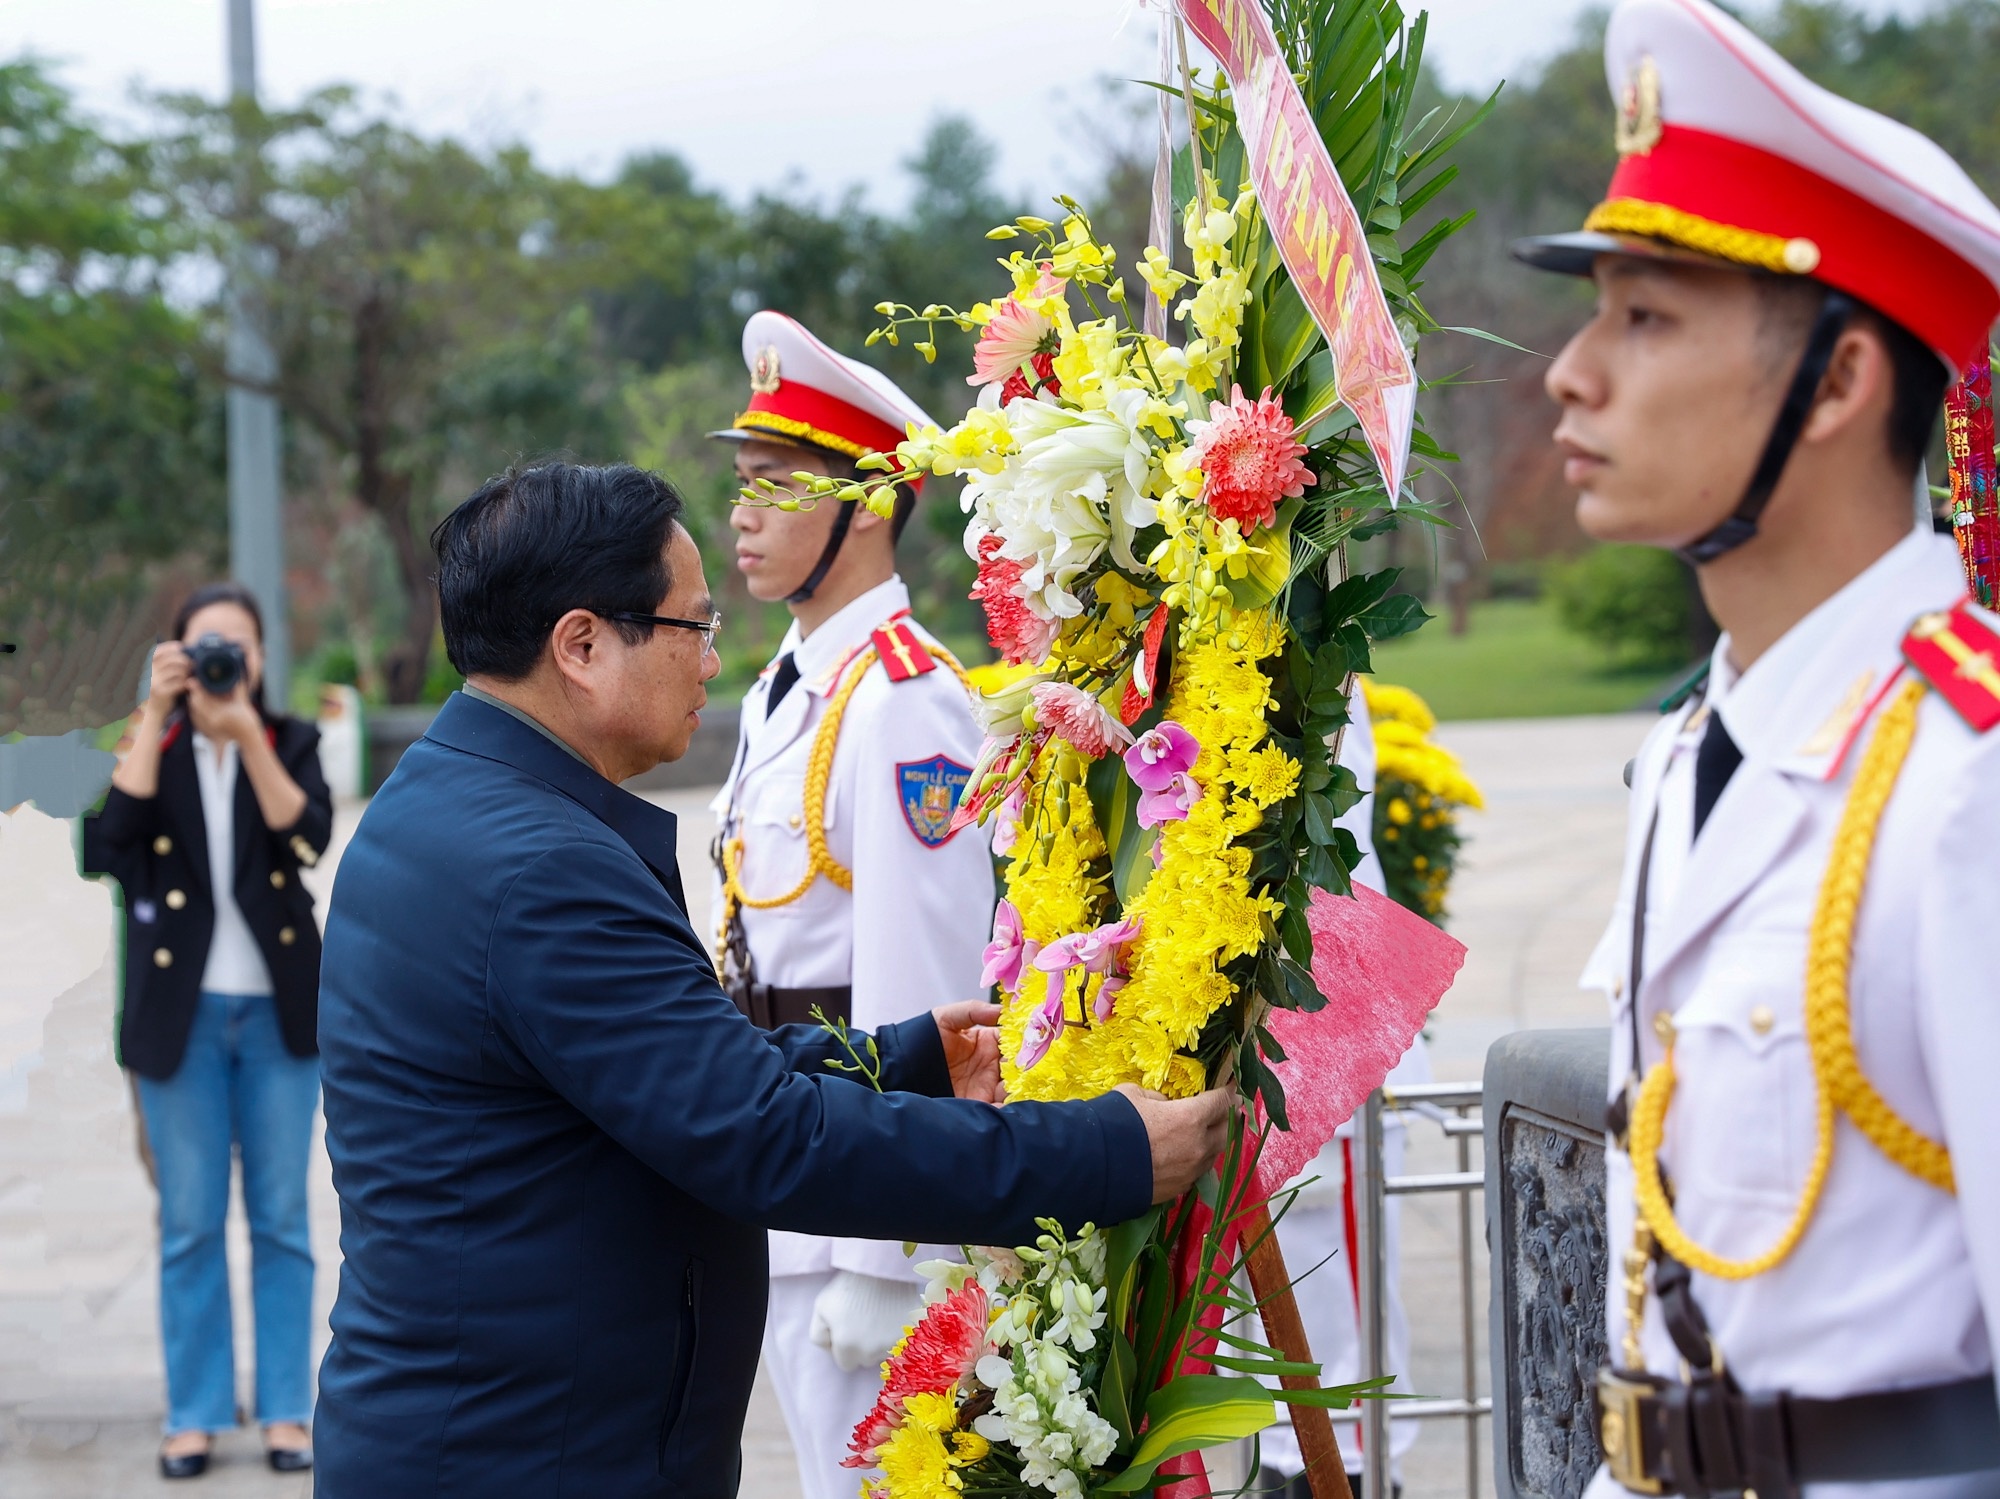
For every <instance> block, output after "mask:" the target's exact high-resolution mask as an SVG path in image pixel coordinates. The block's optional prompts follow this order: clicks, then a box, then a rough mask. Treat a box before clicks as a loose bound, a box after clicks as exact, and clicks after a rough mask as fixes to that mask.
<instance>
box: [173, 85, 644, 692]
mask: <svg viewBox="0 0 2000 1499" xmlns="http://www.w3.org/2000/svg"><path fill="white" fill-rule="evenodd" d="M169 107H170V111H171V112H170V115H169V117H168V122H169V125H170V130H169V131H168V133H167V134H166V135H164V136H163V138H162V140H161V142H160V152H161V159H162V162H163V164H164V167H165V173H164V180H165V181H166V182H167V183H168V185H169V186H170V187H171V188H172V190H173V192H174V194H175V202H176V204H177V207H178V208H179V211H180V212H181V213H182V214H183V215H184V216H185V217H186V220H187V222H188V223H189V225H190V226H191V228H192V230H193V232H195V233H197V234H199V235H200V236H201V237H202V240H203V242H204V243H205V244H206V245H208V246H209V247H210V248H211V250H212V251H213V252H214V253H215V254H217V255H218V256H228V255H231V254H235V253H239V247H241V246H251V247H256V249H257V250H258V251H260V252H261V253H262V254H264V255H265V256H268V260H269V265H270V274H269V275H268V277H267V278H266V279H265V280H264V283H263V285H262V287H261V294H262V296H263V299H264V302H265V304H266V306H267V308H268V315H269V320H270V326H271V331H272V342H273V345H274V347H275V348H276V350H277V353H278V360H279V365H280V372H279V375H278V379H277V385H276V392H275V393H276V395H277V397H278V400H279V402H280V404H281V405H282V406H283V408H284V410H285V412H286V414H287V416H288V418H289V419H290V421H291V423H292V428H293V430H294V431H295V432H297V431H298V430H299V429H301V428H303V429H305V433H306V434H307V435H308V436H309V437H310V439H311V442H309V443H306V444H302V446H303V447H304V448H305V449H306V450H307V451H308V452H309V453H311V452H317V453H319V454H320V455H322V456H323V458H324V461H326V462H328V463H331V464H334V465H337V466H338V468H339V470H340V473H341V476H342V478H343V479H344V481H345V483H346V485H347V487H348V488H349V489H350V491H351V493H352V494H353V495H354V497H355V499H356V500H357V501H358V502H359V503H360V505H361V506H362V507H364V508H365V510H366V511H367V512H368V513H369V514H370V515H372V516H373V517H374V518H375V519H376V521H377V522H378V523H379V524H380V526H381V528H382V532H383V535H384V536H385V538H386V540H387V542H388V545H389V548H390V550H391V551H392V553H393V555H394V558H395V563H396V571H397V575H398V578H399V580H400V582H401V586H402V592H403V600H404V610H403V619H402V622H401V627H400V629H399V631H398V632H397V637H396V639H395V640H394V642H393V643H392V644H391V645H390V646H389V647H388V648H387V649H386V650H384V651H383V652H382V653H381V656H380V662H381V670H382V675H383V679H384V685H385V687H386V690H387V695H388V697H389V699H390V701H392V702H413V701H415V700H416V699H417V698H418V696H419V695H420V694H421V693H422V691H423V688H424V683H425V680H426V677H427V674H428V667H429V659H430V654H431V650H432V642H433V639H434V637H435V634H436V630H437V607H436V596H435V593H434V590H433V588H432V584H431V576H430V575H431V567H432V562H431V554H430V548H429V545H428V534H429V530H430V527H431V525H432V524H433V522H434V521H435V520H436V518H437V517H438V515H439V514H441V513H442V510H443V508H444V506H445V503H446V501H447V499H448V498H450V497H451V495H452V493H453V488H452V486H454V485H455V486H456V488H457V489H459V490H462V489H463V488H464V487H465V486H466V485H467V484H468V483H470V482H474V481H476V479H477V478H478V477H480V476H483V475H484V474H485V473H487V472H490V471H491V470H492V469H493V468H495V467H497V466H499V464H500V463H501V462H503V461H504V459H505V457H506V456H507V455H508V454H510V453H532V452H536V451H541V450H551V449H559V450H567V451H570V452H574V453H576V454H577V455H578V456H581V457H585V458H595V459H606V458H611V457H614V456H616V450H617V427H616V423H615V420H614V419H613V417H612V415H611V412H612V401H613V399H614V394H615V392H614V385H615V382H614V381H613V380H611V379H610V378H609V377H608V375H603V374H600V373H599V372H596V371H594V370H593V371H592V372H591V373H589V374H586V373H585V366H586V365H588V364H590V363H591V360H592V358H593V356H592V354H591V353H590V352H589V345H590V343H591V334H590V323H589V316H588V312H587V310H586V308H585V304H584V296H583V291H584V287H585V286H586V285H587V284H588V283H590V282H591V281H592V280H593V279H594V278H595V277H596V276H597V275H598V274H599V273H600V272H601V271H602V264H601V257H600V255H599V254H598V252H597V251H596V249H595V248H594V247H593V246H592V245H591V244H589V243H585V242H580V241H579V240H577V239H574V238H565V237H564V231H565V229H567V228H568V227H570V226H571V225H573V224H575V223H577V222H578V221H579V220H581V221H584V222H588V214H587V213H584V212H582V210H583V209H585V208H588V207H591V206H594V205H592V204H591V203H590V201H589V198H588V194H587V193H585V192H583V191H582V190H581V187H580V185H578V184H574V183H563V182H558V181H552V180H551V179H550V178H548V177H547V176H546V175H545V174H543V173H541V172H540V171H539V170H538V169H537V168H536V167H535V165H534V163H533V161H532V160H531V158H530V157H529V154H528V152H527V151H526V150H525V149H524V148H521V147H509V148H503V149H500V150H497V151H494V152H491V153H481V152H476V151H473V150H471V149H469V148H467V147H465V146H462V145H460V144H458V143H456V142H454V141H450V140H441V141H431V140H425V139H423V138H421V137H419V136H418V135H416V134H414V133H413V132H411V131H409V130H407V129H404V128H403V127H401V126H399V125H397V124H395V123H393V122H392V121H389V120H384V119H380V118H372V117H370V116H368V115H367V114H366V113H365V112H364V111H363V109H362V108H361V106H360V104H359V102H358V100H357V99H356V97H355V95H354V94H353V93H352V92H351V91H349V90H345V89H331V90H327V91H325V92H322V93H320V94H317V95H315V96H313V97H312V98H311V99H309V100H307V101H306V103H305V104H304V105H302V106H301V107H300V108H298V109H296V110H291V111H286V112H283V113H272V114H265V113H260V112H258V111H256V110H255V109H252V108H247V107H245V106H241V105H235V106H227V107H223V106H216V105H213V104H210V103H208V102H206V101H203V100H200V99H193V98H181V99H177V100H172V101H169ZM239 132H241V133H244V134H247V135H248V137H249V138H250V139H252V140H254V141H255V142H256V144H257V146H258V148H259V149H258V151H257V155H256V158H255V165H254V167H252V168H251V169H249V170H248V171H246V169H245V167H244V165H243V157H242V156H241V155H240V154H239V152H238V149H237V146H238V140H239ZM611 243H612V244H613V246H614V248H615V249H623V248H625V247H626V245H627V244H628V243H629V240H628V239H627V238H625V237H617V238H614V239H612V241H611Z"/></svg>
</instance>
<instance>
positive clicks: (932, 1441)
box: [869, 1394, 992, 1499]
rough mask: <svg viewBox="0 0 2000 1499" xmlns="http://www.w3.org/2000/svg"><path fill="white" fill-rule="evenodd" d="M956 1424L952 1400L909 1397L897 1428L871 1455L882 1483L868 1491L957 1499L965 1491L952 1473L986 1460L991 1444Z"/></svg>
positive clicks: (903, 1497) (911, 1498) (903, 1498)
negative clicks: (983, 1459)
mask: <svg viewBox="0 0 2000 1499" xmlns="http://www.w3.org/2000/svg"><path fill="white" fill-rule="evenodd" d="M957 1426H958V1401H957V1400H956V1399H954V1398H953V1397H952V1396H950V1395H926V1394H917V1395H911V1396H909V1397H908V1398H907V1399H906V1400H905V1401H904V1402H903V1424H902V1425H901V1426H899V1427H897V1428H896V1430H895V1432H894V1433H893V1434H892V1435H891V1436H889V1438H888V1439H887V1440H886V1441H884V1442H883V1443H882V1445H881V1447H880V1448H879V1449H878V1450H877V1452H876V1458H875V1461H876V1465H877V1466H878V1467H879V1468H881V1470H882V1481H881V1483H880V1484H879V1485H878V1484H871V1485H869V1490H870V1491H871V1492H874V1493H878V1494H894V1495H896V1496H897V1499H958V1496H959V1495H960V1494H962V1493H963V1492H964V1490H965V1480H964V1479H963V1478H961V1477H960V1476H959V1473H958V1470H959V1469H960V1468H964V1467H967V1466H969V1465H970V1464H972V1463H976V1462H978V1461H979V1460H980V1459H981V1458H982V1457H984V1456H986V1454H987V1453H988V1452H989V1451H991V1450H992V1444H991V1443H989V1442H988V1441H987V1440H986V1438H984V1437H982V1436H980V1435H978V1434H977V1433H975V1432H970V1431H959V1430H957V1429H956V1428H957Z"/></svg>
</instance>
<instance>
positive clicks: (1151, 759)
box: [1125, 718, 1201, 791]
mask: <svg viewBox="0 0 2000 1499" xmlns="http://www.w3.org/2000/svg"><path fill="white" fill-rule="evenodd" d="M1200 758H1201V741H1200V740H1198V739H1196V738H1195V737H1194V735H1192V734H1190V733H1189V732H1188V731H1187V730H1186V729H1184V728H1182V727H1181V726H1180V725H1179V724H1177V723H1175V722H1174V721H1173V720H1172V719H1171V718H1168V719H1163V720H1161V722H1160V723H1159V724H1157V725H1156V726H1154V727H1153V728H1150V729H1148V730H1147V731H1146V732H1145V733H1143V734H1141V735H1140V736H1139V737H1138V738H1137V739H1136V740H1134V741H1133V742H1132V747H1131V748H1130V749H1128V750H1127V751H1125V773H1126V774H1127V775H1129V776H1130V777H1131V778H1132V783H1133V784H1134V785H1135V786H1137V787H1138V788H1139V789H1140V790H1141V791H1164V790H1166V789H1167V787H1168V786H1169V785H1170V784H1171V783H1172V782H1173V778H1174V777H1175V776H1177V775H1182V774H1185V773H1186V772H1187V771H1190V770H1193V769H1194V762H1195V761H1196V760H1199V759H1200Z"/></svg>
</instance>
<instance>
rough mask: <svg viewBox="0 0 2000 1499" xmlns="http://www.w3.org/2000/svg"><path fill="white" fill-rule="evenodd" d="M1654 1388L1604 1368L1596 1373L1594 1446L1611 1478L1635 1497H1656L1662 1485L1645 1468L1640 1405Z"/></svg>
mask: <svg viewBox="0 0 2000 1499" xmlns="http://www.w3.org/2000/svg"><path fill="white" fill-rule="evenodd" d="M1654 1393H1655V1392H1654V1387H1653V1386H1652V1385H1651V1384H1648V1383H1644V1382H1642V1381H1639V1380H1636V1379H1627V1378H1626V1377H1625V1376H1624V1375H1622V1374H1620V1373H1619V1372H1618V1371H1617V1370H1615V1369H1613V1368H1611V1367H1610V1366H1609V1365H1608V1364H1607V1365H1606V1366H1604V1367H1603V1368H1601V1369H1599V1370H1598V1371H1597V1444H1598V1446H1599V1447H1600V1448H1601V1449H1602V1450H1603V1453H1604V1466H1605V1468H1606V1470H1607V1471H1609V1473H1610V1474H1611V1476H1612V1477H1613V1478H1614V1479H1616V1480H1617V1481H1618V1482H1619V1483H1620V1484H1622V1485H1623V1486H1624V1487H1626V1488H1628V1489H1630V1490H1631V1491H1632V1492H1633V1493H1635V1494H1660V1493H1664V1492H1666V1488H1665V1485H1664V1484H1662V1483H1661V1482H1660V1480H1659V1479H1658V1478H1657V1477H1655V1476H1654V1475H1653V1474H1652V1473H1651V1472H1650V1471H1648V1469H1647V1466H1646V1450H1645V1449H1646V1440H1645V1432H1646V1427H1645V1423H1644V1421H1643V1420H1642V1419H1641V1415H1640V1407H1641V1405H1642V1403H1643V1402H1644V1401H1646V1400H1648V1399H1650V1398H1652V1396H1653V1395H1654Z"/></svg>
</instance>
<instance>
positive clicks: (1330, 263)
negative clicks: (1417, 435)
mask: <svg viewBox="0 0 2000 1499" xmlns="http://www.w3.org/2000/svg"><path fill="white" fill-rule="evenodd" d="M1172 3H1173V5H1174V8H1175V10H1176V11H1177V13H1178V14H1179V15H1180V16H1181V18H1182V19H1183V20H1184V21H1185V22H1186V23H1187V26H1188V29H1189V30H1190V31H1192V32H1193V33H1194V34H1195V35H1196V36H1197V37H1199V38H1200V39H1201V43H1202V45H1203V46H1204V47H1206V48H1208V50H1209V52H1210V53H1212V54H1213V55H1214V57H1215V60H1216V61H1217V62H1219V63H1221V64H1222V70H1223V71H1224V72H1225V73H1227V74H1228V75H1229V84H1230V89H1231V93H1232V103H1233V104H1234V106H1235V109H1236V123H1237V127H1238V129H1239V130H1240V131H1241V133H1242V136H1243V143H1244V148H1245V151H1246V153H1247V155H1248V158H1249V162H1250V180H1251V184H1252V186H1253V187H1254V188H1255V190H1256V193H1257V202H1258V204H1259V205H1260V206H1261V207H1262V208H1263V210H1264V218H1265V221H1266V222H1267V223H1269V225H1270V226H1271V237H1272V238H1273V239H1274V240H1276V241H1277V245H1278V253H1279V255H1280V256H1281V257H1282V258H1283V260H1284V262H1285V269H1286V270H1288V271H1290V272H1291V274H1292V281H1293V282H1294V284H1296V285H1297V287H1298V289H1299V293H1300V295H1301V296H1302V297H1303V298H1304V299H1305V304H1306V307H1307V309H1308V310H1309V311H1310V312H1311V313H1312V318H1313V321H1314V322H1315V323H1317V324H1319V328H1320V331H1321V332H1322V333H1324V334H1325V335H1326V341H1327V346H1328V347H1329V348H1330V349H1331V350H1332V351H1333V372H1334V385H1335V389H1336V390H1337V392H1338V393H1339V397H1340V400H1341V401H1342V402H1344V403H1345V404H1346V405H1347V406H1348V407H1349V408H1350V409H1351V410H1352V411H1353V412H1354V415H1355V417H1356V419H1357V420H1358V421H1359V422H1360V425H1361V434H1362V436H1363V437H1364V438H1365V439H1366V440H1367V442H1368V448H1369V451H1370V452H1372V453H1373V454H1374V455H1375V462H1376V465H1377V466H1378V467H1379V468H1380V469H1381V470H1382V478H1383V482H1384V483H1385V484H1387V486H1388V489H1389V497H1390V499H1391V501H1392V502H1393V501H1394V500H1395V498H1396V496H1397V495H1398V494H1399V493H1400V491H1401V490H1402V487H1403V475H1404V471H1405V469H1406V467H1407V465H1408V463H1409V457H1410V426H1411V422H1412V421H1413V419H1414V418H1415V415H1416V409H1417V373H1416V370H1415V368H1414V367H1413V366H1412V365H1411V363H1410V355H1409V351H1408V350H1407V349H1405V348H1404V347H1403V340H1402V336H1401V335H1400V334H1399V333H1397V331H1396V320H1395V318H1393V317H1392V316H1391V315H1390V313H1389V304H1388V302H1387V301H1386V300H1385V299H1384V298H1383V295H1382V283H1381V281H1380V280H1378V279H1377V278H1376V275H1375V261H1374V259H1373V258H1372V257H1371V256H1370V255H1369V253H1368V237H1367V234H1366V233H1365V232H1364V230H1363V228H1362V224H1361V216H1360V215H1359V214H1358V213H1356V212H1355V209H1354V201H1353V199H1351V198H1349V197H1348V196H1347V188H1346V186H1345V185H1344V184H1343V183H1342V182H1341V180H1340V173H1339V172H1337V171H1336V170H1334V165H1333V159H1332V158H1331V157H1330V156H1328V155H1327V151H1326V145H1325V143H1324V142H1322V141H1321V140H1320V138H1319V131H1318V130H1317V129H1316V128H1315V127H1314V125H1313V119H1312V114H1311V112H1310V111H1308V110H1307V108H1306V101H1305V99H1304V98H1303V97H1301V95H1300V94H1299V86H1298V84H1297V83H1295V82H1294V81H1293V79H1292V75H1291V72H1290V70H1289V69H1288V68H1287V67H1286V66H1285V59H1284V54H1283V53H1281V52H1280V51H1279V50H1278V39H1277V37H1276V36H1275V35H1273V34H1272V31H1271V23H1270V22H1269V21H1268V20H1266V19H1265V16H1264V8H1263V6H1262V5H1261V4H1259V3H1258V0H1172Z"/></svg>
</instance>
